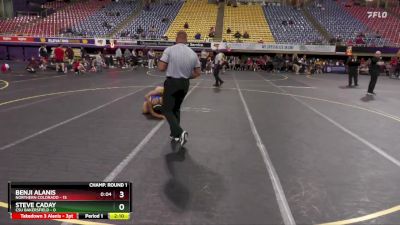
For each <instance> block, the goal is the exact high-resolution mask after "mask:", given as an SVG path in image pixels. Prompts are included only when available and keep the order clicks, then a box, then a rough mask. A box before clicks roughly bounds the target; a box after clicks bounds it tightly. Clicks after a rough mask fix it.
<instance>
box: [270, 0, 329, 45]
mask: <svg viewBox="0 0 400 225" xmlns="http://www.w3.org/2000/svg"><path fill="white" fill-rule="evenodd" d="M264 12H265V17H266V18H267V21H268V24H269V27H270V29H271V31H272V34H273V35H274V37H275V42H277V43H283V44H305V43H308V42H315V41H322V40H323V38H322V37H321V35H320V34H319V33H318V31H317V30H316V29H315V28H314V27H313V26H312V25H311V24H310V23H309V22H308V20H307V19H306V18H305V16H304V15H303V14H302V13H301V11H299V10H296V9H295V8H293V7H292V6H276V5H268V6H264ZM289 20H292V21H293V22H294V24H293V25H289V24H288V23H289ZM283 21H286V25H284V24H283Z"/></svg>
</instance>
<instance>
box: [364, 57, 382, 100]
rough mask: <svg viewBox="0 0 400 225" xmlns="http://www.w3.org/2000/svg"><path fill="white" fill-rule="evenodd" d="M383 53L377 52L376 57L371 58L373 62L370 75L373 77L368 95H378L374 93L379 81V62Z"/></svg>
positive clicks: (370, 65) (370, 66)
mask: <svg viewBox="0 0 400 225" xmlns="http://www.w3.org/2000/svg"><path fill="white" fill-rule="evenodd" d="M381 54H382V53H381V52H380V51H376V52H375V56H374V57H372V58H371V62H370V64H369V74H370V75H371V80H370V81H369V85H368V93H367V95H376V93H375V92H374V89H375V85H376V82H377V81H378V76H379V69H380V68H379V61H380V60H381Z"/></svg>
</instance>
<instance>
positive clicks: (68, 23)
mask: <svg viewBox="0 0 400 225" xmlns="http://www.w3.org/2000/svg"><path fill="white" fill-rule="evenodd" d="M110 2H111V0H104V1H98V0H87V1H78V2H76V3H73V4H70V5H69V6H66V7H65V8H63V9H61V10H59V11H57V12H55V13H54V14H51V15H50V16H48V17H47V18H43V19H40V20H38V21H35V23H34V24H32V25H31V26H23V27H21V28H18V29H16V31H15V32H16V33H17V34H22V35H40V36H57V35H59V34H60V31H61V29H66V28H71V27H72V26H73V25H74V24H77V23H78V22H80V21H82V20H83V19H86V18H87V17H88V16H89V15H91V14H93V13H94V12H96V11H97V10H99V9H100V8H101V7H103V6H105V5H107V4H109V3H110Z"/></svg>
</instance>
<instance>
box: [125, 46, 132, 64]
mask: <svg viewBox="0 0 400 225" xmlns="http://www.w3.org/2000/svg"><path fill="white" fill-rule="evenodd" d="M131 57H132V52H131V51H130V50H129V49H125V51H124V58H125V62H127V61H129V60H130V59H131Z"/></svg>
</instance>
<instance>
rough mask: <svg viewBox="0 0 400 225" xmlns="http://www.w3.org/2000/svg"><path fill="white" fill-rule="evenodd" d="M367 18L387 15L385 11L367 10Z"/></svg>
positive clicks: (381, 17) (385, 16)
mask: <svg viewBox="0 0 400 225" xmlns="http://www.w3.org/2000/svg"><path fill="white" fill-rule="evenodd" d="M367 15H368V19H371V18H372V19H373V18H379V19H386V18H387V16H388V13H387V12H367Z"/></svg>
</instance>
